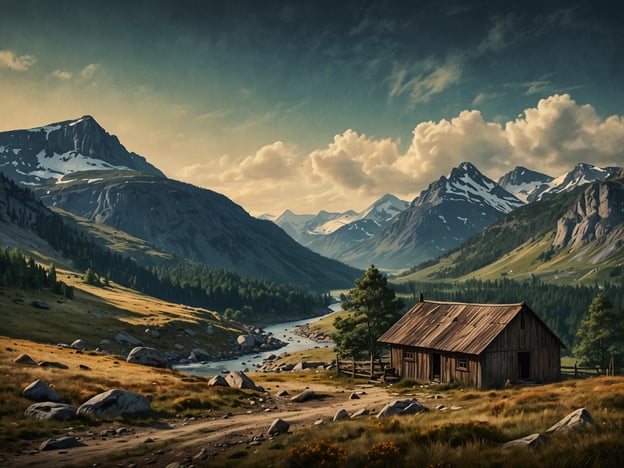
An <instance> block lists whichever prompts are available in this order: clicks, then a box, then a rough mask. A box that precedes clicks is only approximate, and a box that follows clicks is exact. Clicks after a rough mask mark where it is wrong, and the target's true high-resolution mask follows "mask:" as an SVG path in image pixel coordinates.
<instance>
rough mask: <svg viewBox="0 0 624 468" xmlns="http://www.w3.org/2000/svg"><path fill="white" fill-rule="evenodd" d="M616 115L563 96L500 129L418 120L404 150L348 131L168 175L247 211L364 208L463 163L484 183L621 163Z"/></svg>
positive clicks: (475, 121)
mask: <svg viewBox="0 0 624 468" xmlns="http://www.w3.org/2000/svg"><path fill="white" fill-rule="evenodd" d="M623 147H624V117H623V116H619V115H613V116H610V117H607V118H602V117H600V116H598V115H597V114H596V111H595V110H594V108H593V107H592V106H590V105H579V104H577V103H576V102H575V101H574V100H573V99H572V98H571V97H570V96H569V95H567V94H563V95H554V96H551V97H549V98H547V99H542V100H540V101H539V102H538V104H537V106H536V107H534V108H529V109H526V110H525V111H524V113H523V114H521V116H520V117H518V118H517V119H515V120H513V121H509V122H507V123H506V124H503V125H501V124H499V123H496V122H489V121H487V120H485V119H484V117H483V115H482V114H481V113H480V112H479V111H477V110H465V111H462V112H460V113H459V115H457V116H455V117H453V118H451V119H442V120H440V121H437V122H434V121H429V122H422V123H420V124H418V125H417V126H416V127H415V128H414V130H413V132H412V139H411V141H410V144H409V146H408V147H407V149H405V150H404V151H401V149H400V142H399V141H397V140H392V139H390V138H382V139H375V138H371V137H368V136H367V135H365V134H361V133H358V132H357V131H355V130H351V129H349V130H346V131H344V132H343V133H340V134H337V135H335V136H334V138H333V141H331V142H330V143H329V144H328V145H327V146H326V147H325V148H321V149H316V150H314V151H311V152H310V153H308V154H300V153H298V151H297V148H296V147H294V146H289V145H287V144H285V143H284V142H281V141H276V142H275V143H272V144H270V145H266V146H264V147H262V148H260V149H259V150H258V151H257V152H256V153H254V154H252V155H248V156H246V157H243V158H235V157H232V156H223V157H221V158H219V159H216V160H213V161H211V162H208V163H204V164H200V165H197V164H196V165H193V166H189V167H187V168H185V169H183V170H182V171H180V172H179V173H178V174H177V175H178V176H179V177H180V178H182V179H183V180H189V181H193V182H194V183H198V184H199V185H203V186H207V187H210V188H212V189H213V190H216V191H218V192H221V193H225V194H227V195H228V196H230V197H231V198H233V199H234V200H235V201H237V202H239V203H241V204H242V205H243V206H245V207H249V208H252V207H253V208H252V209H254V210H255V212H256V213H261V212H272V213H274V214H279V213H281V212H282V211H283V210H285V209H286V208H290V209H293V210H295V211H296V212H298V213H302V212H307V213H315V212H318V211H319V210H320V209H328V210H346V209H349V208H352V209H364V208H365V207H366V206H367V205H369V204H370V203H372V202H373V201H375V200H376V199H378V198H379V197H381V196H382V195H383V194H385V193H392V194H394V195H397V196H399V197H402V198H404V199H407V200H411V199H413V198H414V197H415V196H416V195H418V193H419V192H420V191H421V190H423V189H425V188H426V187H427V185H428V184H429V183H431V182H433V181H434V180H436V179H438V178H439V177H440V176H441V175H443V174H447V173H448V172H449V171H450V170H451V169H452V168H453V167H455V166H457V165H458V164H459V163H461V162H463V161H470V162H472V163H473V164H475V165H476V166H477V167H478V168H479V169H480V170H481V171H483V172H484V173H485V174H486V175H488V176H489V177H490V178H492V179H496V178H498V177H499V176H501V175H502V174H504V173H505V172H507V171H509V170H511V169H513V168H514V167H515V166H526V167H528V168H531V169H534V170H537V171H541V172H544V173H546V174H550V175H552V176H559V175H561V174H563V173H565V172H567V171H568V170H570V169H571V168H572V167H573V166H574V165H575V164H576V163H578V162H588V163H593V164H596V165H599V166H607V165H617V164H621V159H622V156H621V154H622V153H621V149H622V148H623Z"/></svg>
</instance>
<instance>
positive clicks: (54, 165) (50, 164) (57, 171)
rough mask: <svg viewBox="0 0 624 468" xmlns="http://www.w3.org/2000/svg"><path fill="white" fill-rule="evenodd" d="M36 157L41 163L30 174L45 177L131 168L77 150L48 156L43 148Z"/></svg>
mask: <svg viewBox="0 0 624 468" xmlns="http://www.w3.org/2000/svg"><path fill="white" fill-rule="evenodd" d="M36 157H37V161H38V162H39V164H38V165H37V168H36V169H35V170H34V171H31V172H30V174H29V175H33V176H38V177H41V178H45V179H50V178H54V179H60V178H62V176H63V175H66V174H70V173H74V172H82V171H93V170H102V169H103V170H128V171H129V170H131V169H130V168H128V167H126V166H113V165H112V164H109V163H107V162H105V161H102V160H99V159H94V158H90V157H88V156H85V155H83V154H80V153H76V152H75V151H68V152H66V153H63V154H58V153H54V154H53V155H52V156H47V155H46V152H45V150H41V151H40V152H39V153H38V154H37V156H36ZM59 176H61V177H59Z"/></svg>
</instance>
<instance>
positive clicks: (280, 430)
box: [268, 418, 290, 435]
mask: <svg viewBox="0 0 624 468" xmlns="http://www.w3.org/2000/svg"><path fill="white" fill-rule="evenodd" d="M288 429H290V424H289V423H288V422H286V421H284V420H283V419H279V418H278V419H276V420H275V421H273V422H272V423H271V426H270V427H269V430H268V434H269V435H277V434H285V433H287V432H288Z"/></svg>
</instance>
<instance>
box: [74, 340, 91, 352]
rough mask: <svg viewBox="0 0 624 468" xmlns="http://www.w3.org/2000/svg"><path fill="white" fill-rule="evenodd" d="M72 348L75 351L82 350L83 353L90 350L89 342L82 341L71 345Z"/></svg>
mask: <svg viewBox="0 0 624 468" xmlns="http://www.w3.org/2000/svg"><path fill="white" fill-rule="evenodd" d="M70 347H71V348H74V349H80V350H81V351H84V350H85V349H89V345H88V344H87V342H86V341H84V340H80V339H78V340H76V341H74V342H73V343H72V344H71V345H70Z"/></svg>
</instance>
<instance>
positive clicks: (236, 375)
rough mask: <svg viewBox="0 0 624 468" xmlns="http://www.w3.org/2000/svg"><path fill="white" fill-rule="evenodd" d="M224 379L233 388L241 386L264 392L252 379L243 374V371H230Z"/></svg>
mask: <svg viewBox="0 0 624 468" xmlns="http://www.w3.org/2000/svg"><path fill="white" fill-rule="evenodd" d="M225 381H226V382H227V384H228V385H229V386H230V387H233V388H241V389H249V390H254V391H256V392H264V389H263V388H262V387H259V386H257V385H256V384H255V383H254V382H253V380H251V379H250V378H249V377H247V376H246V375H245V373H244V372H243V371H234V372H230V373H229V374H228V375H227V376H226V377H225Z"/></svg>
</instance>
